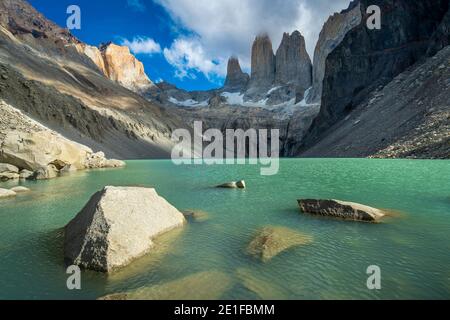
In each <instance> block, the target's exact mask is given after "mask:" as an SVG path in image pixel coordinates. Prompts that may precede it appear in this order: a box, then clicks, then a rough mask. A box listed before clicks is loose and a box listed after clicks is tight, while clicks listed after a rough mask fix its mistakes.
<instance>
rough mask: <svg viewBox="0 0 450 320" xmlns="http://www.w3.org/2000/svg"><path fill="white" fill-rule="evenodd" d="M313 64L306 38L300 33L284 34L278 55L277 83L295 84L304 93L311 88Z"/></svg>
mask: <svg viewBox="0 0 450 320" xmlns="http://www.w3.org/2000/svg"><path fill="white" fill-rule="evenodd" d="M311 74H312V64H311V59H310V57H309V55H308V52H307V51H306V45H305V38H303V36H302V35H301V33H300V32H299V31H294V32H293V33H292V34H291V35H289V33H284V35H283V40H282V41H281V44H280V47H279V48H278V50H277V54H276V79H275V80H276V82H277V83H278V84H294V85H296V86H298V87H299V88H300V89H302V90H303V91H304V90H306V89H308V88H309V87H310V86H311V82H312V81H311Z"/></svg>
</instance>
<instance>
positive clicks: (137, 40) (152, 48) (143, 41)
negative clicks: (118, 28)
mask: <svg viewBox="0 0 450 320" xmlns="http://www.w3.org/2000/svg"><path fill="white" fill-rule="evenodd" d="M121 44H122V45H123V46H127V47H128V48H130V51H131V52H133V53H134V54H150V55H151V54H154V53H160V52H161V46H160V45H159V44H158V43H157V42H155V40H153V39H151V38H147V37H134V38H133V40H131V41H130V40H128V39H122V41H121Z"/></svg>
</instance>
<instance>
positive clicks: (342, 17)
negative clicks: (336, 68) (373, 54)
mask: <svg viewBox="0 0 450 320" xmlns="http://www.w3.org/2000/svg"><path fill="white" fill-rule="evenodd" d="M361 19H362V14H361V7H360V4H359V1H358V0H355V1H353V2H352V3H351V4H350V6H349V7H348V9H346V10H343V11H342V12H340V13H335V14H333V15H332V16H331V17H330V18H328V20H327V21H326V22H325V24H324V26H323V28H322V31H321V32H320V35H319V40H318V42H317V45H316V48H315V51H314V67H313V88H312V91H311V94H310V97H309V101H310V102H316V103H320V100H321V98H322V84H323V78H324V76H325V63H326V60H327V58H328V55H329V54H330V53H331V52H332V51H333V50H334V49H335V48H336V47H337V46H338V45H339V44H340V43H341V42H342V40H343V39H344V37H345V35H346V34H347V33H348V32H349V31H350V30H351V29H353V28H354V27H356V26H357V25H359V24H360V23H361Z"/></svg>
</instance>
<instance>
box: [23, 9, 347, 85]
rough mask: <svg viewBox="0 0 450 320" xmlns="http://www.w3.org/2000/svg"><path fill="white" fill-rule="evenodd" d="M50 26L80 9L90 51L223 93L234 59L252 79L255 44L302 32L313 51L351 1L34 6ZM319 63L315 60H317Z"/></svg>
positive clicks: (76, 32) (159, 76)
mask: <svg viewBox="0 0 450 320" xmlns="http://www.w3.org/2000/svg"><path fill="white" fill-rule="evenodd" d="M29 2H30V3H31V4H32V5H33V6H34V7H35V8H36V9H37V10H38V11H40V12H42V13H43V14H44V15H45V16H46V17H48V18H49V19H50V20H53V21H54V22H56V23H57V24H59V25H61V26H65V25H66V20H67V17H68V15H67V14H66V10H67V7H68V6H69V5H73V4H75V5H78V6H79V7H80V8H81V30H73V31H72V32H73V34H74V35H75V36H77V37H78V38H79V39H80V40H82V41H83V42H86V43H88V44H90V45H96V46H97V45H99V44H100V43H102V42H108V41H112V42H115V43H117V44H124V45H128V46H129V47H130V48H131V49H132V51H134V53H135V54H136V56H137V57H138V59H139V60H141V61H142V62H143V63H144V65H145V70H146V73H147V74H148V75H149V77H150V78H151V79H152V80H153V81H160V80H165V81H168V82H171V83H173V84H175V85H177V86H178V87H180V88H183V89H187V90H205V89H211V88H216V87H220V86H221V85H222V83H223V81H224V77H225V73H226V62H227V59H228V57H229V56H231V55H237V56H238V57H239V59H240V61H241V65H242V67H243V69H244V70H245V71H247V72H250V49H251V44H252V40H253V39H254V37H255V36H256V35H257V34H258V33H261V32H268V33H269V35H270V36H271V38H272V41H273V44H274V50H276V48H277V47H278V45H279V42H280V40H281V37H282V34H283V32H292V31H294V30H296V29H298V30H299V31H300V32H301V33H302V34H303V35H304V36H305V38H306V42H307V49H308V51H309V52H310V55H312V53H313V52H314V46H315V43H316V41H317V38H318V35H319V33H320V30H321V27H322V25H323V23H324V22H325V21H326V19H327V18H328V16H329V15H330V14H332V13H334V12H336V11H340V10H341V9H344V8H345V7H347V6H348V3H349V0H113V1H112V0H110V1H107V0H58V1H54V0H29ZM311 58H312V57H311Z"/></svg>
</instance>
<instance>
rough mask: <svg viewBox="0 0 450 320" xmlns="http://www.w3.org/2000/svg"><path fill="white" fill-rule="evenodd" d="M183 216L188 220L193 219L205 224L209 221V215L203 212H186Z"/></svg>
mask: <svg viewBox="0 0 450 320" xmlns="http://www.w3.org/2000/svg"><path fill="white" fill-rule="evenodd" d="M183 215H184V216H185V217H186V218H187V219H192V220H194V221H197V222H204V221H206V220H208V219H209V214H208V213H207V212H205V211H202V210H186V211H183Z"/></svg>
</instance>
